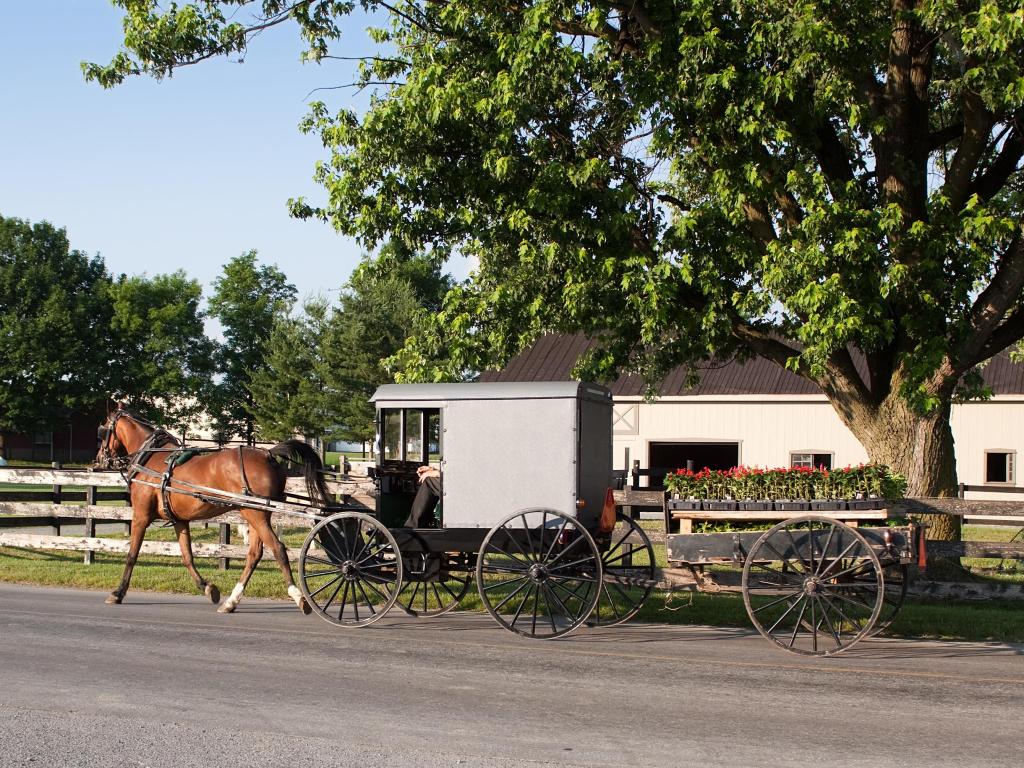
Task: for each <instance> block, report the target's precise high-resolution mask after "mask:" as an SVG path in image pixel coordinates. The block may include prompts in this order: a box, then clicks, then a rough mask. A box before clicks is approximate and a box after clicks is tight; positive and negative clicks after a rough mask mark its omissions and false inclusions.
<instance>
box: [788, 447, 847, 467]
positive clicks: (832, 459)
mask: <svg viewBox="0 0 1024 768" xmlns="http://www.w3.org/2000/svg"><path fill="white" fill-rule="evenodd" d="M797 456H810V457H811V458H810V461H811V463H810V464H803V463H801V464H797V463H796V457H797ZM815 456H828V457H829V469H831V468H832V467H834V466H835V465H836V454H835V451H820V450H811V449H808V450H802V451H790V452H789V466H791V467H798V466H799V467H810V468H811V469H817V468H818V465H816V464H815V463H814V457H815Z"/></svg>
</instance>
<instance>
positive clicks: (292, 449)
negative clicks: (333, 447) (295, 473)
mask: <svg viewBox="0 0 1024 768" xmlns="http://www.w3.org/2000/svg"><path fill="white" fill-rule="evenodd" d="M270 455H271V456H280V457H281V458H283V459H286V460H287V461H291V462H294V463H295V464H301V465H302V475H303V477H304V478H305V479H306V493H308V494H309V500H310V501H311V502H312V503H313V504H314V505H315V506H317V507H326V506H329V505H330V504H331V503H332V500H331V497H330V491H328V490H327V483H326V482H324V477H323V474H322V473H321V470H323V468H324V465H323V462H322V461H320V454H318V453H317V452H316V451H315V450H313V447H312V446H310V445H309V444H307V443H304V442H302V441H301V440H285V441H284V442H283V443H278V444H277V445H275V446H274V447H273V448H271V449H270Z"/></svg>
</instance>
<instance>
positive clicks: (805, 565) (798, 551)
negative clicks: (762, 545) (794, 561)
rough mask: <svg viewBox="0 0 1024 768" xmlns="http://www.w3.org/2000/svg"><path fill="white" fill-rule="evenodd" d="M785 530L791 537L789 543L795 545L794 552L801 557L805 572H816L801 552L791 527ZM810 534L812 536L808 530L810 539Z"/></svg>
mask: <svg viewBox="0 0 1024 768" xmlns="http://www.w3.org/2000/svg"><path fill="white" fill-rule="evenodd" d="M784 530H785V531H786V536H788V537H789V543H790V544H792V545H793V554H794V555H795V556H796V557H798V558H800V567H801V568H803V569H804V573H813V572H814V568H813V567H811V566H810V565H808V563H807V560H806V559H804V556H803V555H801V554H800V548H799V547H798V546H797V545H796V539H794V538H793V532H792V531H791V530H790V529H789V528H785V529H784ZM810 536H811V534H810V532H808V533H807V538H808V540H810ZM773 549H774V547H773ZM776 551H777V550H776ZM811 551H812V552H813V551H814V542H813V541H812V542H811Z"/></svg>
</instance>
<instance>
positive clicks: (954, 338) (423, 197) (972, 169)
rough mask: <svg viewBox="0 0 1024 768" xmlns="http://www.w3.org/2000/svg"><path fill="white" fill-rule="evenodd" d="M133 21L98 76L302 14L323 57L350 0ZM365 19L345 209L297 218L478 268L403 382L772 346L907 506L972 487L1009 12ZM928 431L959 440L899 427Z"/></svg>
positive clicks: (639, 368) (708, 5)
mask: <svg viewBox="0 0 1024 768" xmlns="http://www.w3.org/2000/svg"><path fill="white" fill-rule="evenodd" d="M117 4H118V5H120V6H121V7H122V8H124V10H125V12H126V17H125V22H124V41H123V42H124V46H123V48H122V50H121V51H120V52H119V53H117V54H116V55H115V57H114V58H113V59H112V60H111V61H110V62H109V63H107V64H87V65H85V66H84V70H85V74H86V77H87V78H89V79H91V80H95V81H97V82H99V83H100V84H102V85H103V86H107V87H109V86H112V85H116V84H117V83H119V82H122V81H123V80H124V78H125V77H129V76H132V75H136V74H150V75H152V76H155V77H157V78H163V77H167V76H170V75H171V74H173V73H174V71H175V70H176V69H177V68H179V67H181V66H185V65H188V64H192V63H195V62H199V61H203V60H206V59H209V58H211V57H213V56H217V55H226V56H230V57H238V58H242V57H243V55H244V54H245V53H246V51H247V45H248V42H249V41H250V40H251V39H252V38H253V37H254V36H256V35H259V34H263V33H265V32H266V31H267V30H268V29H269V28H271V27H275V26H281V25H285V24H290V23H293V24H294V25H295V26H296V27H297V29H298V31H299V33H300V34H301V35H302V36H303V38H304V40H305V41H306V43H307V46H308V57H309V58H311V59H314V60H323V61H326V60H327V59H325V58H324V57H325V56H327V55H329V53H330V52H331V50H332V47H334V46H340V45H344V43H345V41H342V40H340V38H341V37H342V27H343V24H342V20H343V17H344V16H345V15H346V14H348V13H351V12H352V11H353V9H355V8H356V6H357V4H356V3H354V2H340V1H332V0H318V1H317V2H308V3H306V2H303V3H295V4H289V3H285V2H281V0H260V1H255V2H254V1H252V0H222V2H215V1H214V0H209V1H205V0H204V2H195V3H189V4H184V5H175V4H171V5H169V6H167V7H161V6H160V5H159V4H158V3H157V2H156V1H155V0H143V1H141V2H140V0H117ZM359 6H361V7H362V8H364V9H368V10H370V11H376V12H379V16H378V17H376V18H380V19H382V20H381V21H380V22H379V24H380V25H379V27H377V28H375V29H373V30H371V32H370V36H371V38H372V40H373V41H374V42H375V43H376V44H377V46H378V50H377V51H376V52H375V53H376V55H374V56H368V57H366V58H365V59H363V61H362V62H361V65H360V69H359V73H358V76H357V83H356V85H357V86H359V87H365V88H370V89H373V90H374V98H373V100H372V102H371V106H370V107H369V109H367V110H366V111H365V113H363V114H356V113H355V112H354V111H352V110H349V109H341V110H334V109H331V108H330V107H329V106H328V105H327V104H325V103H315V104H313V105H312V107H311V109H310V113H309V115H308V117H307V119H306V121H305V123H304V128H305V130H307V131H310V132H312V133H316V134H318V135H319V136H320V137H321V139H322V140H323V142H324V145H325V146H326V147H327V148H328V149H329V150H330V151H331V153H332V156H331V157H330V159H329V161H327V162H323V163H321V164H320V165H319V166H318V169H317V177H318V179H319V180H320V182H321V183H322V184H323V185H324V187H325V188H326V189H327V191H328V199H327V202H326V203H325V204H323V205H316V204H311V203H309V202H307V201H304V200H298V201H295V203H294V205H293V209H294V211H295V213H297V214H298V215H302V216H317V217H322V218H325V219H327V220H329V221H331V222H332V223H333V224H334V226H335V227H336V228H337V229H338V230H339V231H340V232H343V233H346V234H350V235H353V236H356V237H358V238H359V239H360V240H361V241H362V243H363V244H365V245H366V246H367V247H370V248H372V247H374V246H376V245H377V244H379V243H381V242H383V241H386V240H396V241H399V242H401V243H403V245H404V246H405V247H407V248H409V249H411V250H414V251H417V252H429V253H430V254H431V256H432V257H433V258H435V259H437V260H438V261H439V262H440V261H441V260H443V259H445V258H447V257H448V256H449V255H452V254H460V255H466V256H471V257H474V258H475V259H476V260H477V263H478V265H479V267H478V269H477V271H476V272H475V274H474V276H473V279H472V281H471V282H470V283H468V284H466V285H463V286H458V287H457V288H456V289H455V290H453V291H452V292H451V293H449V295H448V297H447V298H446V299H445V302H444V305H443V307H442V308H441V311H440V312H438V313H437V315H436V318H435V320H434V322H433V323H431V324H430V326H429V327H428V328H425V329H422V330H421V331H420V332H418V333H417V334H416V336H415V337H414V338H413V340H412V341H410V342H409V344H407V345H406V347H405V349H404V351H403V352H402V353H401V355H400V361H401V367H402V369H403V370H404V375H405V376H407V377H409V378H410V379H413V378H415V379H419V380H441V379H450V378H456V377H459V376H461V375H462V374H463V373H464V372H465V371H467V370H480V369H483V368H485V367H488V366H492V365H495V364H499V363H500V362H501V361H503V360H505V359H507V358H508V357H509V356H510V355H511V354H513V353H515V352H517V351H519V350H521V349H523V348H524V346H526V345H528V344H529V343H531V342H532V341H533V340H535V339H536V338H537V337H538V336H539V335H540V334H543V333H545V332H550V331H558V332H576V331H579V332H583V333H586V334H588V335H589V336H591V337H592V338H594V339H595V340H596V341H597V342H598V345H599V346H598V348H596V349H594V350H592V352H591V353H590V354H589V356H588V357H587V358H586V359H585V360H583V361H581V364H580V367H579V369H578V372H579V374H580V375H581V376H587V377H595V378H599V379H607V378H611V377H613V376H614V374H615V373H617V372H621V371H626V372H629V373H635V374H639V375H641V376H643V377H644V378H645V379H646V380H647V381H648V382H649V383H650V384H652V385H653V384H655V383H656V382H657V381H658V380H659V379H660V377H661V376H662V375H663V374H664V373H665V372H666V371H668V370H670V369H672V368H673V367H675V366H677V365H680V364H683V365H687V366H690V367H691V369H693V370H696V369H697V368H699V366H700V365H701V364H702V363H703V362H704V361H706V360H708V359H710V358H718V359H726V358H730V357H733V356H738V357H740V358H742V357H744V356H749V355H752V354H758V355H763V356H765V357H767V358H769V359H771V360H774V361H776V362H777V363H779V364H780V365H785V366H787V367H789V368H790V369H792V370H793V371H795V372H796V373H797V374H799V375H801V376H804V377H806V378H808V379H809V380H811V381H813V382H815V383H816V384H818V385H819V386H820V387H821V388H822V390H823V391H824V392H825V393H826V394H827V395H828V396H829V398H830V399H831V400H832V401H833V403H834V404H835V405H836V406H837V412H838V413H839V414H840V416H841V417H842V418H843V419H844V421H845V422H846V424H847V425H848V426H849V427H850V429H851V430H852V431H853V432H854V434H855V435H857V437H858V438H859V439H860V440H861V442H862V443H863V444H864V445H865V447H866V448H867V450H868V452H869V455H870V456H871V457H872V459H873V460H874V461H879V462H884V463H887V464H889V465H890V466H893V467H894V468H895V469H897V470H898V471H900V472H902V473H903V474H904V475H905V476H906V477H907V478H908V481H909V482H910V486H911V492H912V493H913V494H915V495H932V494H935V493H939V492H949V491H950V490H952V489H953V488H954V487H955V482H956V478H955V474H954V470H953V468H952V467H953V462H952V451H953V447H952V440H951V438H950V434H951V433H950V431H949V424H948V415H949V406H950V403H951V402H952V399H953V398H954V396H955V395H956V392H957V388H958V387H962V393H963V394H965V395H977V394H980V393H981V390H980V388H979V378H978V377H977V376H976V375H974V372H975V370H976V368H977V366H978V365H980V364H981V363H983V362H984V361H985V360H987V359H989V358H991V357H992V356H993V355H995V354H997V353H998V352H1000V351H1001V350H1004V349H1007V348H1008V347H1010V346H1012V345H1014V344H1015V343H1017V342H1018V341H1019V340H1020V339H1021V338H1022V336H1024V306H1022V295H1021V288H1022V283H1024V281H1022V278H1021V275H1024V237H1022V236H1021V234H1022V233H1021V216H1022V211H1024V196H1022V194H1021V183H1022V171H1021V159H1022V157H1024V127H1022V121H1021V114H1022V110H1024V24H1022V23H1021V18H1020V7H1019V2H1017V0H980V1H979V2H973V3H953V2H948V0H922V1H921V2H918V3H879V2H875V1H874V0H849V2H843V3H835V2H823V1H822V0H810V1H808V2H801V3H793V2H791V1H790V0H757V2H753V0H722V2H706V1H701V2H691V3H677V2H672V1H671V0H644V1H643V2H631V3H616V2H601V1H599V0H591V1H589V2H579V1H577V0H515V1H513V2H507V1H505V0H503V1H502V2H494V1H493V0H449V1H448V2H443V3H441V2H427V3H418V2H411V1H407V0H400V1H399V2H394V3H393V2H387V3H384V2H375V1H374V0H365V1H364V2H361V3H359ZM883 427H884V428H883ZM925 429H928V430H932V431H933V432H934V434H935V435H937V436H938V437H939V438H940V439H936V440H929V441H917V440H911V439H908V436H910V435H913V434H919V433H920V432H921V431H922V430H925ZM925 445H927V446H930V447H929V448H925V447H922V446H925ZM925 451H932V452H933V453H935V454H938V455H929V456H924V455H923V453H924V452H925ZM936 468H937V469H936Z"/></svg>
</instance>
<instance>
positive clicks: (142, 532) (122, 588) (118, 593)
mask: <svg viewBox="0 0 1024 768" xmlns="http://www.w3.org/2000/svg"><path fill="white" fill-rule="evenodd" d="M153 517H154V515H153V512H152V511H151V510H149V509H147V508H146V507H145V506H143V505H139V506H136V507H134V508H133V511H132V533H131V542H130V543H129V545H128V557H126V558H125V561H124V573H123V574H121V583H120V584H119V585H118V586H117V589H115V590H114V591H113V592H111V593H110V594H109V595H108V596H107V599H106V601H105V602H106V603H107V605H117V604H118V603H120V602H121V601H122V600H124V596H125V594H126V593H127V592H128V583H129V582H130V581H131V580H132V570H133V569H134V568H135V561H136V560H138V559H139V551H140V550H141V549H142V540H143V539H144V538H145V536H146V529H147V528H148V527H149V524H150V523H151V522H153Z"/></svg>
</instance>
